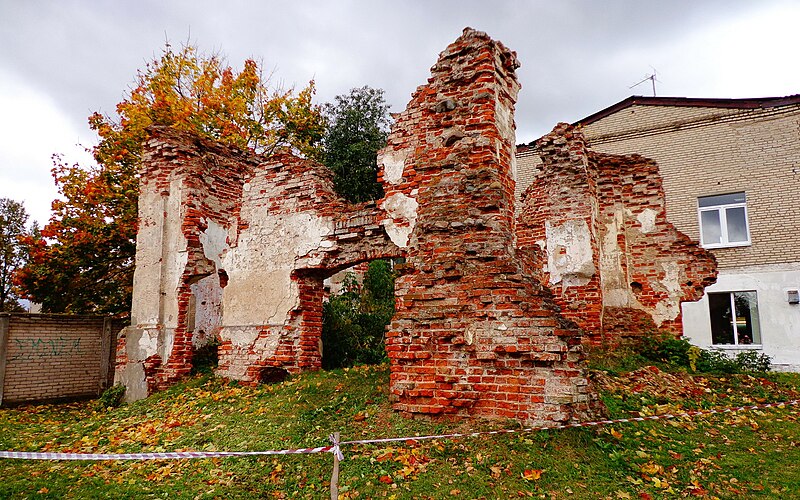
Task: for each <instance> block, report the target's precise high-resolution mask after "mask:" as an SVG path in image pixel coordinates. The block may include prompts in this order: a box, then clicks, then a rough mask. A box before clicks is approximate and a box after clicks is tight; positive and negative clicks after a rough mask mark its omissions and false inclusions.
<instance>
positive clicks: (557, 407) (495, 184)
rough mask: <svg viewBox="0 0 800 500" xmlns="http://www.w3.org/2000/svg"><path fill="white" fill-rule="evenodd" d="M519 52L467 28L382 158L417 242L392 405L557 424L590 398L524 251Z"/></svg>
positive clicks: (385, 204)
mask: <svg viewBox="0 0 800 500" xmlns="http://www.w3.org/2000/svg"><path fill="white" fill-rule="evenodd" d="M517 66H518V63H517V60H516V55H515V54H514V53H513V52H511V51H509V50H508V49H507V48H505V47H504V46H503V45H502V44H500V43H499V42H495V41H493V40H491V39H490V38H489V37H488V36H487V35H486V34H485V33H481V32H477V31H474V30H469V29H467V30H465V31H464V34H463V35H462V36H461V37H460V38H459V39H458V40H456V42H454V43H453V44H452V45H450V46H449V47H448V48H447V49H446V50H445V51H444V52H443V53H442V54H441V55H440V57H439V60H438V62H437V63H436V64H435V65H434V66H433V68H432V76H431V78H430V79H429V83H428V84H427V85H425V86H422V87H420V88H418V89H417V91H416V92H415V93H414V95H413V96H412V100H411V102H410V103H409V105H408V107H407V109H406V110H405V111H404V112H402V113H400V115H399V116H397V117H396V122H395V125H394V126H393V128H392V132H391V134H390V137H389V144H388V146H387V148H386V149H384V150H383V151H382V152H381V154H380V155H379V161H380V163H381V166H382V180H383V183H384V191H385V193H386V196H385V198H384V199H383V200H382V201H381V204H380V206H381V207H382V208H384V209H385V210H386V211H387V214H388V215H389V217H390V219H388V220H387V221H386V222H385V225H386V226H387V230H388V231H389V234H390V235H391V236H392V237H393V239H394V240H395V242H396V243H397V244H398V245H399V246H401V247H403V248H404V249H405V251H406V258H407V264H406V266H405V268H404V271H405V273H404V274H403V275H402V276H401V277H400V278H399V279H398V281H397V283H396V295H397V312H396V314H395V317H394V319H393V321H392V323H391V325H390V329H389V332H388V334H387V339H386V345H387V352H388V355H389V358H390V361H391V364H392V368H391V388H390V390H391V396H392V400H393V402H394V408H395V409H397V410H400V411H403V412H405V413H408V414H424V415H436V416H442V415H453V416H467V415H470V416H483V417H495V418H497V417H499V418H514V419H518V420H520V421H523V422H526V423H531V424H545V425H547V424H552V423H554V422H563V421H568V420H571V419H574V418H580V417H581V416H582V415H585V414H586V413H587V412H588V411H589V410H590V406H591V396H590V391H589V390H588V386H587V380H586V375H585V372H584V368H583V366H584V365H583V363H582V361H583V353H582V348H581V341H580V335H579V332H578V330H577V328H576V327H575V325H574V324H573V323H570V322H568V321H565V320H564V319H563V318H561V317H560V316H559V315H558V314H557V313H556V312H555V311H554V308H553V305H552V303H551V302H549V300H548V299H547V293H546V292H543V290H542V288H541V286H540V285H539V283H538V282H537V281H536V280H534V279H531V278H530V277H528V276H526V275H525V274H524V272H523V268H522V266H521V265H520V263H519V262H518V261H517V259H516V255H515V249H514V194H513V193H514V178H513V164H512V162H513V156H514V121H513V111H514V103H515V100H516V95H517V92H518V90H519V84H518V83H517V80H516V76H515V72H514V70H515V69H516V67H517Z"/></svg>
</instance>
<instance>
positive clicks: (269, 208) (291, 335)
mask: <svg viewBox="0 0 800 500" xmlns="http://www.w3.org/2000/svg"><path fill="white" fill-rule="evenodd" d="M150 134H151V138H150V140H149V141H148V142H147V143H146V145H145V154H144V156H143V169H142V173H141V179H142V180H141V185H140V193H141V194H140V204H139V210H140V229H139V234H138V239H137V256H136V273H135V276H134V297H133V311H132V319H133V321H132V326H131V327H130V328H128V329H127V330H126V331H125V332H124V334H123V335H122V336H121V339H120V348H119V350H118V352H119V354H118V356H117V380H118V381H119V382H121V383H124V384H125V385H126V386H127V387H128V388H129V391H128V392H127V393H126V394H128V395H129V396H128V397H129V399H139V398H141V397H145V396H147V395H148V394H149V393H151V392H152V391H154V390H159V389H162V388H164V387H167V386H169V385H171V384H173V383H174V382H175V381H177V380H178V379H179V378H181V377H182V376H185V375H187V374H188V373H189V372H190V371H191V359H192V353H193V349H194V348H196V347H198V346H200V345H202V344H203V342H207V341H209V340H210V339H212V338H217V339H219V341H220V347H219V367H218V370H217V373H218V374H219V375H220V376H223V377H227V378H231V379H235V380H240V381H242V382H245V383H257V382H258V381H259V380H260V379H261V378H262V377H263V376H265V373H267V374H268V376H272V375H273V374H274V369H280V370H285V371H288V372H296V371H300V370H304V369H313V368H318V367H319V366H320V364H321V352H320V336H321V328H322V298H323V286H322V280H323V279H324V278H326V277H327V276H329V275H330V274H332V273H334V272H336V271H338V270H340V269H343V268H345V267H348V266H350V265H353V264H356V263H359V262H363V261H367V260H372V259H376V258H384V257H393V256H399V255H401V254H402V252H401V250H400V249H398V247H397V246H396V245H394V243H392V242H391V240H390V239H389V237H388V236H387V234H386V233H385V231H384V230H383V228H382V227H381V226H380V225H379V221H380V220H382V219H383V216H382V215H380V213H379V211H378V209H377V207H376V206H375V204H374V203H364V204H360V205H351V204H347V203H345V202H344V201H343V200H341V199H339V198H337V197H336V195H335V194H334V193H333V187H332V186H333V183H332V178H331V173H330V171H329V170H328V169H326V168H325V167H324V166H322V165H319V164H316V163H314V162H311V161H308V160H305V159H301V158H297V157H295V156H293V155H291V154H288V153H279V154H274V155H272V156H271V157H270V158H265V157H262V156H259V155H256V154H253V153H250V152H246V151H240V150H238V149H236V148H233V147H228V146H224V145H222V144H219V143H215V142H214V141H209V140H205V139H200V138H198V137H195V136H192V135H191V134H187V133H181V132H178V131H175V130H172V129H169V128H159V127H155V128H152V129H151V130H150ZM270 370H273V371H270Z"/></svg>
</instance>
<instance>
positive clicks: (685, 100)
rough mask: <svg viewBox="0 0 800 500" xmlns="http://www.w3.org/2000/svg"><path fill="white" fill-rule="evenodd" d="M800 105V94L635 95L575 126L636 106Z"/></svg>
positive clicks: (756, 106)
mask: <svg viewBox="0 0 800 500" xmlns="http://www.w3.org/2000/svg"><path fill="white" fill-rule="evenodd" d="M792 104H800V94H794V95H789V96H785V97H757V98H753V99H708V98H694V97H645V96H639V95H633V96H630V97H628V98H627V99H624V100H622V101H620V102H618V103H616V104H612V105H611V106H609V107H607V108H605V109H602V110H600V111H598V112H596V113H593V114H591V115H589V116H587V117H586V118H584V119H582V120H578V121H577V122H575V123H573V125H588V124H589V123H594V122H596V121H598V120H600V119H602V118H605V117H606V116H609V115H612V114H614V113H616V112H618V111H620V110H623V109H625V108H628V107H630V106H634V105H640V106H690V107H698V108H734V109H736V108H738V109H758V108H775V107H779V106H789V105H792Z"/></svg>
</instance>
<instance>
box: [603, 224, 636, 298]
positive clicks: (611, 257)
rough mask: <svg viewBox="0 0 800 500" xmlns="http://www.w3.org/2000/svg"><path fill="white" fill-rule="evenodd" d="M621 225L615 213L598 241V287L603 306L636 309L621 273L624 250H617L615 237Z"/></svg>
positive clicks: (625, 279) (625, 276) (623, 274)
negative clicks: (600, 291)
mask: <svg viewBox="0 0 800 500" xmlns="http://www.w3.org/2000/svg"><path fill="white" fill-rule="evenodd" d="M621 225H622V214H621V213H620V212H616V213H615V214H614V218H613V219H610V220H609V221H608V222H607V223H606V225H605V226H606V227H605V233H604V234H603V238H602V240H601V241H600V246H601V248H600V259H599V262H600V287H601V288H602V290H603V305H604V306H606V307H637V306H638V301H637V300H636V297H634V296H633V294H632V293H631V290H630V286H629V283H628V278H627V275H626V274H625V272H624V271H623V267H622V261H623V259H624V258H625V253H624V249H621V248H619V243H618V241H617V236H618V235H619V228H620V226H621ZM637 308H639V307H637Z"/></svg>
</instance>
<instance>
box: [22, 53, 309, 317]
mask: <svg viewBox="0 0 800 500" xmlns="http://www.w3.org/2000/svg"><path fill="white" fill-rule="evenodd" d="M313 94H314V82H313V81H312V82H310V83H309V84H308V85H307V86H306V87H305V88H303V89H302V90H300V91H299V92H298V91H295V89H291V88H290V89H281V88H276V87H274V86H271V85H270V79H269V78H268V77H265V76H264V74H263V72H262V68H261V67H260V66H259V64H258V63H257V62H256V61H254V60H252V59H248V60H247V61H245V63H244V67H243V68H242V69H241V70H240V71H236V70H234V69H233V68H231V67H230V66H229V65H228V64H227V63H226V62H225V59H224V58H223V57H221V56H218V55H212V56H205V55H201V54H199V53H198V50H197V48H196V47H194V46H191V45H187V46H184V47H182V48H181V49H180V50H173V48H172V47H171V46H169V45H167V46H166V47H165V49H164V51H163V53H162V55H161V57H160V58H158V59H154V60H153V61H151V62H149V63H148V64H147V65H146V66H145V68H144V69H143V70H140V71H139V72H138V74H137V77H136V84H135V87H134V88H133V89H132V90H130V92H129V93H128V94H127V95H126V97H125V99H124V100H123V101H122V102H120V103H119V104H118V105H117V109H116V116H114V117H111V116H105V115H102V114H100V113H94V114H92V115H91V116H90V117H89V125H90V127H91V128H92V129H93V130H94V131H96V132H97V134H98V135H99V138H100V142H99V143H98V145H97V146H95V147H94V149H93V151H92V152H93V154H94V158H95V160H96V161H97V165H93V166H82V165H68V164H66V163H64V162H63V161H62V160H61V159H60V157H58V156H55V157H54V165H55V166H54V168H53V171H52V173H53V178H54V179H55V183H56V186H57V188H58V190H59V193H60V197H59V199H57V200H55V201H54V202H53V206H52V208H53V215H52V217H51V219H50V221H49V223H48V224H47V225H46V226H45V227H44V228H43V229H42V230H41V235H34V236H28V237H26V238H25V239H24V245H25V248H26V251H27V254H28V264H27V265H26V266H25V267H23V268H22V269H20V270H19V271H18V273H17V276H16V282H17V284H18V286H19V287H20V288H21V290H22V291H23V295H24V296H25V297H26V298H28V299H30V300H32V301H35V302H39V303H41V304H42V310H43V311H45V312H68V313H87V312H94V313H106V314H117V315H123V316H124V315H126V314H128V311H130V298H131V289H132V284H133V267H134V256H135V253H136V243H135V238H136V230H137V227H136V222H137V198H138V193H139V188H138V178H137V171H138V168H139V163H140V157H141V151H142V144H143V143H144V141H145V140H146V139H147V135H148V132H147V129H148V127H149V126H151V125H162V126H171V127H174V128H176V129H179V130H183V131H188V132H192V133H196V134H198V135H201V136H204V137H208V138H211V139H214V140H217V141H220V142H223V143H226V144H231V145H235V146H238V147H240V148H244V149H250V150H252V151H255V152H257V153H261V154H266V155H269V154H271V153H273V152H274V151H276V150H279V149H291V150H292V151H294V152H295V153H297V154H300V155H303V156H307V157H314V158H319V157H320V142H321V139H322V137H323V134H324V132H325V125H324V120H323V118H322V115H321V110H320V108H319V106H317V105H315V104H313V103H312V96H313Z"/></svg>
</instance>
